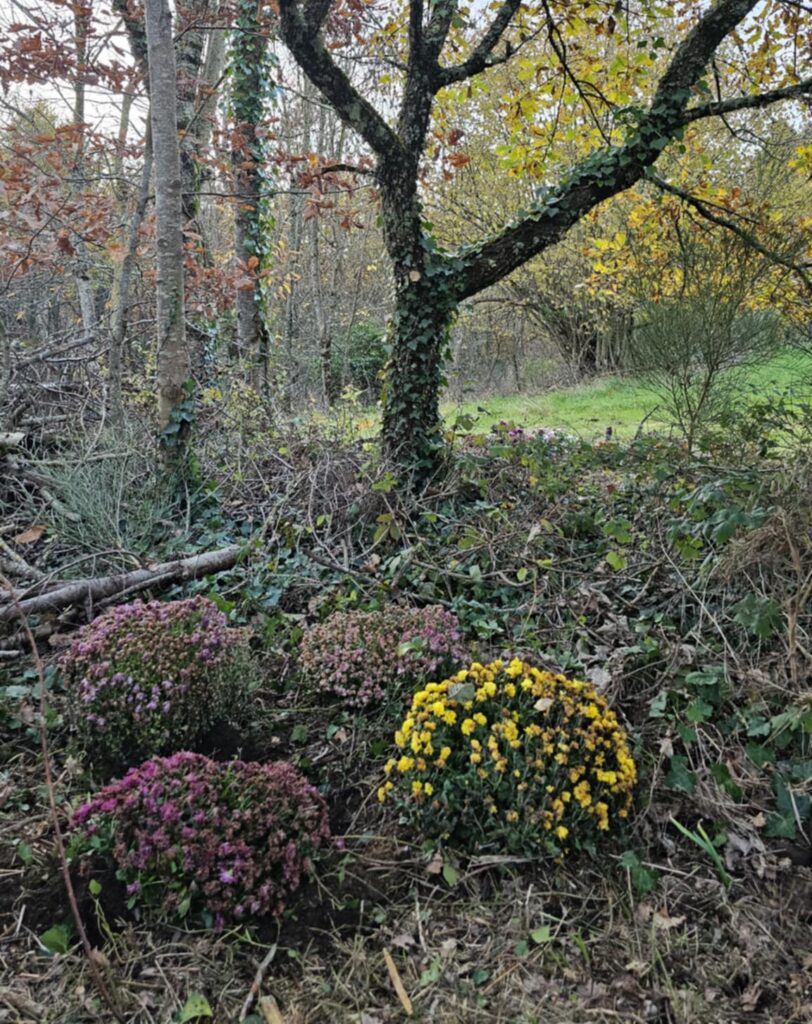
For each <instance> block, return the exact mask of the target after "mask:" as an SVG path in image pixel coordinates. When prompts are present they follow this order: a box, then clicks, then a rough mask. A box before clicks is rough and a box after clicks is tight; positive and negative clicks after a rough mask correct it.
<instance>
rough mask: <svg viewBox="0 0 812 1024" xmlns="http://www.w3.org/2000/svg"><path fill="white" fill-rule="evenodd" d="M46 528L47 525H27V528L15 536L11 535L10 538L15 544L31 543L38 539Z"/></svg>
mask: <svg viewBox="0 0 812 1024" xmlns="http://www.w3.org/2000/svg"><path fill="white" fill-rule="evenodd" d="M47 529H48V527H47V526H38V525H34V526H29V527H28V529H27V530H23V532H22V533H18V534H17V536H16V537H12V540H13V541H14V543H15V544H33V543H34V542H35V541H38V540H39V539H40V537H41V536H42V535H43V533H45V531H46V530H47Z"/></svg>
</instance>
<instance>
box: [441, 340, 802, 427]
mask: <svg viewBox="0 0 812 1024" xmlns="http://www.w3.org/2000/svg"><path fill="white" fill-rule="evenodd" d="M810 376H812V355H806V354H801V353H798V352H794V351H785V352H781V353H779V354H777V355H776V356H774V357H773V358H772V359H770V360H769V361H767V362H765V363H762V364H760V365H758V366H754V367H752V368H751V369H750V370H748V372H747V374H746V377H745V386H748V387H750V388H753V389H754V390H757V391H770V390H777V389H781V388H785V387H789V386H791V385H799V384H801V383H803V381H804V379H806V380H807V381H809V379H810ZM657 405H658V398H657V396H656V395H655V394H654V393H653V392H652V391H650V390H649V389H648V388H646V387H644V386H643V385H641V384H640V383H639V382H637V381H635V380H633V379H631V378H628V377H601V378H599V379H598V380H593V381H589V382H587V383H584V384H579V385H577V386H575V387H571V388H559V389H557V390H555V391H546V392H542V393H541V394H517V395H504V396H502V395H497V396H494V397H492V398H479V399H477V400H473V401H469V402H464V403H461V404H460V403H451V402H444V403H443V407H442V412H443V415H444V417H445V419H446V422H447V423H449V424H451V423H453V422H454V420H455V418H456V417H457V416H458V415H460V414H464V415H470V416H474V417H476V425H475V426H474V428H473V429H474V431H476V432H480V431H487V430H488V429H490V427H491V425H492V424H494V423H498V422H499V421H500V420H508V421H512V422H514V423H516V424H517V425H521V426H524V427H557V428H559V429H562V430H567V431H569V432H571V433H573V434H579V435H580V436H582V437H585V438H587V439H591V438H594V437H599V436H603V434H604V433H605V432H606V428H607V427H610V426H611V427H612V430H613V432H614V434H615V435H616V436H618V437H632V436H633V435H634V434H635V432H636V431H637V430H638V428H639V427H640V424H641V423H642V421H643V420H644V419H645V418H646V416H648V419H646V422H645V424H644V427H643V429H644V430H666V429H668V426H669V424H668V421H667V418H666V417H665V416H663V414H661V413H659V410H658V408H657Z"/></svg>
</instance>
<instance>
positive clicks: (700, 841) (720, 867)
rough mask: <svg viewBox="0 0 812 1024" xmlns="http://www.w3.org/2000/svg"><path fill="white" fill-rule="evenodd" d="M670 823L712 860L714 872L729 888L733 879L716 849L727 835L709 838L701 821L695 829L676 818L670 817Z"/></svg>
mask: <svg viewBox="0 0 812 1024" xmlns="http://www.w3.org/2000/svg"><path fill="white" fill-rule="evenodd" d="M671 824H672V825H673V826H674V828H675V829H677V831H678V832H681V833H682V835H684V836H685V838H686V839H690V840H691V842H692V843H694V844H695V845H696V846H698V847H699V849H700V850H702V851H704V852H705V853H706V854H707V855H708V857H710V859H711V861H712V862H713V866H714V867H715V868H716V873H717V874H718V875H719V880H720V881H721V883H722V885H723V886H724V887H725V888H726V889H729V888H730V886H731V885H732V884H733V879H732V878H731V877H730V875H729V874H728V872H727V869H726V868H725V865H724V862H723V860H722V856H721V854H720V853H719V849H718V846H719V845H722V844H723V843H724V842H725V841H726V839H727V837H726V836H724V835H721V834H720V835H717V836H716V838H715V839H711V837H710V836H709V835H708V833H707V832H706V831H705V829H704V827H703V825H702V822H701V821H700V822H699V823H698V824H697V826H696V831H694V830H693V829H690V828H686V827H685V825H683V824H681V823H680V822H679V821H677V819H676V818H672V819H671Z"/></svg>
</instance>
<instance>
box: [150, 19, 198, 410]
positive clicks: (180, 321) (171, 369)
mask: <svg viewBox="0 0 812 1024" xmlns="http://www.w3.org/2000/svg"><path fill="white" fill-rule="evenodd" d="M144 16H145V22H146V30H147V50H148V61H149V89H150V124H151V127H152V147H153V155H154V164H155V217H156V244H157V249H158V282H157V284H158V287H157V304H158V379H157V384H158V420H159V423H160V426H161V427H162V428H164V427H166V426H167V425H168V424H169V422H170V419H171V415H172V410H173V409H175V408H176V407H177V406H178V405H180V403H181V402H182V401H183V400H184V398H185V391H184V384H185V383H186V381H187V380H188V379H189V377H190V374H191V365H190V359H189V350H188V348H187V345H186V332H185V325H184V290H183V200H182V186H181V172H180V147H179V145H178V122H177V77H176V70H175V49H174V45H173V40H172V14H171V12H170V9H169V4H168V0H145V3H144Z"/></svg>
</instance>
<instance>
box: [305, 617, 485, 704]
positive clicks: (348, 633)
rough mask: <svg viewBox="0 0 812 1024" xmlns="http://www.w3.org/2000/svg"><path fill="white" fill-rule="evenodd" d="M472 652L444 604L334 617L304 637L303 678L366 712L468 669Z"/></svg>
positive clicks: (308, 631)
mask: <svg viewBox="0 0 812 1024" xmlns="http://www.w3.org/2000/svg"><path fill="white" fill-rule="evenodd" d="M468 655H469V652H468V650H467V648H466V645H465V644H464V643H463V640H462V635H461V632H460V624H459V620H458V619H457V616H456V615H454V614H453V612H449V611H447V610H446V609H445V608H443V607H441V606H440V605H430V606H428V607H426V608H402V607H400V606H398V605H387V606H386V607H384V608H382V609H381V610H380V611H372V612H356V611H352V612H335V613H334V614H332V615H330V616H329V617H328V618H327V619H325V620H324V622H319V623H316V624H314V625H312V626H309V627H308V628H307V629H306V630H305V632H304V635H303V637H302V642H301V647H300V651H299V665H300V668H301V672H302V676H303V678H304V679H305V680H306V681H308V682H309V683H310V684H311V685H312V686H314V687H316V688H318V689H320V690H321V691H322V692H325V693H330V694H332V695H334V696H336V697H339V698H340V699H341V700H343V701H344V702H345V703H346V704H349V705H350V706H352V707H366V706H367V705H369V704H371V703H373V702H375V701H380V700H382V699H383V698H384V697H386V696H388V695H391V693H392V692H393V691H395V690H396V689H397V688H398V687H399V686H400V684H402V683H406V682H408V683H409V684H410V685H413V684H415V683H419V682H421V681H424V680H427V679H429V678H435V677H436V678H441V677H442V675H443V674H444V673H445V672H448V671H451V670H452V669H454V668H456V667H458V666H459V665H461V664H464V663H465V662H466V660H467V659H468Z"/></svg>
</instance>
